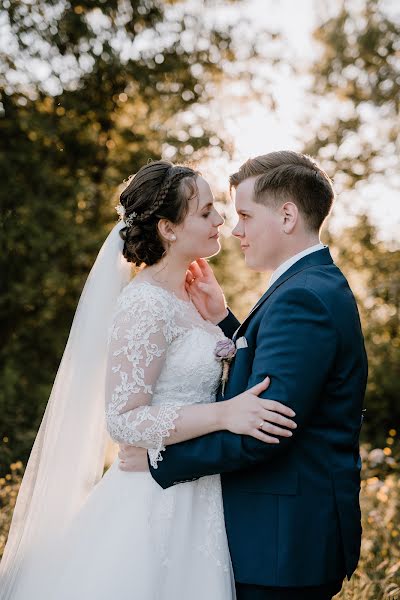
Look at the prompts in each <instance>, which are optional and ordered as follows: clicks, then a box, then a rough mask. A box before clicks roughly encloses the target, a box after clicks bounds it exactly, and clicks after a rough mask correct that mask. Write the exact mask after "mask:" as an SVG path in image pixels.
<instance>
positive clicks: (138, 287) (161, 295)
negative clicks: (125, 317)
mask: <svg viewBox="0 0 400 600" xmlns="http://www.w3.org/2000/svg"><path fill="white" fill-rule="evenodd" d="M124 309H125V310H134V311H135V312H136V313H138V312H139V313H140V312H144V311H146V310H150V311H151V312H153V313H161V314H164V313H165V314H171V313H172V312H173V303H172V301H171V298H170V296H169V295H168V294H166V293H165V290H164V289H163V288H161V287H159V286H156V285H153V284H151V283H150V282H148V281H143V280H142V281H136V280H135V279H133V280H132V281H131V282H130V283H128V285H126V286H125V287H124V289H123V290H122V292H121V294H120V295H119V297H118V300H117V311H118V312H120V311H121V310H122V311H123V310H124Z"/></svg>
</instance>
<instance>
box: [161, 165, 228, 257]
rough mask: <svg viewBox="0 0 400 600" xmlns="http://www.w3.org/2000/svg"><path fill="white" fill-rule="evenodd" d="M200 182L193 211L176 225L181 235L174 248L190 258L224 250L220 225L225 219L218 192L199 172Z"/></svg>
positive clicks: (178, 233) (198, 179)
mask: <svg viewBox="0 0 400 600" xmlns="http://www.w3.org/2000/svg"><path fill="white" fill-rule="evenodd" d="M196 184H197V189H198V196H197V197H196V198H192V199H191V200H190V201H189V202H190V204H189V212H188V214H187V215H186V218H185V220H184V221H183V223H181V225H178V226H175V227H174V230H175V234H176V238H177V239H176V241H175V242H174V244H173V251H174V253H175V254H179V255H181V256H182V258H183V259H184V260H187V261H188V262H191V261H193V260H195V259H196V258H206V257H209V256H213V255H214V254H217V253H218V252H219V251H220V249H221V245H220V242H219V228H220V227H221V225H222V224H223V223H224V219H223V218H222V217H221V215H220V214H219V212H218V211H217V210H216V208H215V206H214V196H213V195H212V192H211V189H210V186H209V185H208V183H207V181H205V180H204V179H203V178H202V177H200V176H197V177H196Z"/></svg>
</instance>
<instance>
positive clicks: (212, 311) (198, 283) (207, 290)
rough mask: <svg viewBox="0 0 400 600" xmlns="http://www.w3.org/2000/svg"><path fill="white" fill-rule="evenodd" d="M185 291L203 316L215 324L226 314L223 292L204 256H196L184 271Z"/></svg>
mask: <svg viewBox="0 0 400 600" xmlns="http://www.w3.org/2000/svg"><path fill="white" fill-rule="evenodd" d="M186 291H187V292H188V294H189V295H190V296H191V298H192V301H193V303H194V305H195V307H196V308H197V310H198V311H199V313H200V314H201V316H202V317H203V319H207V320H208V321H211V322H212V323H214V324H215V325H216V324H217V323H220V322H221V321H223V320H224V319H225V317H226V316H227V314H228V310H227V308H226V301H225V297H224V293H223V291H222V289H221V286H220V285H219V283H218V281H217V280H216V278H215V275H214V272H213V270H212V268H211V267H210V265H209V264H208V262H207V261H206V260H204V258H198V259H197V260H195V261H194V262H192V264H191V265H190V267H189V269H188V271H187V272H186Z"/></svg>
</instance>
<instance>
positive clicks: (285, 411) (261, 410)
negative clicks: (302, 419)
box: [223, 377, 297, 444]
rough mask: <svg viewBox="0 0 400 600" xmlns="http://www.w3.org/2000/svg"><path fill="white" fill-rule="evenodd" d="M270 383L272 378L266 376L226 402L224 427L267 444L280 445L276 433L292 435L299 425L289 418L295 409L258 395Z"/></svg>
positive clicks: (283, 435) (293, 414) (285, 435)
mask: <svg viewBox="0 0 400 600" xmlns="http://www.w3.org/2000/svg"><path fill="white" fill-rule="evenodd" d="M269 383H270V379H269V377H266V379H264V380H263V381H261V383H258V384H257V385H255V386H254V387H252V388H250V389H249V390H247V391H246V392H243V394H239V395H238V396H235V397H234V398H232V399H231V400H225V401H224V402H223V404H225V407H224V425H225V429H227V430H228V431H231V432H232V433H239V434H244V435H251V436H252V437H255V438H256V439H258V440H261V441H262V442H266V443H268V444H279V439H278V438H276V437H273V436H276V435H278V436H281V437H291V436H292V432H291V431H290V430H291V429H295V428H296V427H297V425H296V423H295V422H294V421H292V420H291V419H290V418H288V417H294V416H295V413H294V412H293V411H292V409H291V408H289V407H288V406H286V405H285V404H281V403H280V402H277V401H276V400H264V399H263V398H259V397H258V394H260V393H261V392H263V391H265V390H266V389H267V388H268V386H269ZM261 425H262V428H261ZM284 428H287V429H284ZM268 434H272V435H268Z"/></svg>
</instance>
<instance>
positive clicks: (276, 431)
mask: <svg viewBox="0 0 400 600" xmlns="http://www.w3.org/2000/svg"><path fill="white" fill-rule="evenodd" d="M261 431H265V432H267V433H271V434H272V435H280V436H282V437H292V435H293V432H292V431H289V429H282V428H281V427H278V426H277V425H273V424H272V423H267V422H266V421H264V425H263V426H262V429H261Z"/></svg>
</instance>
